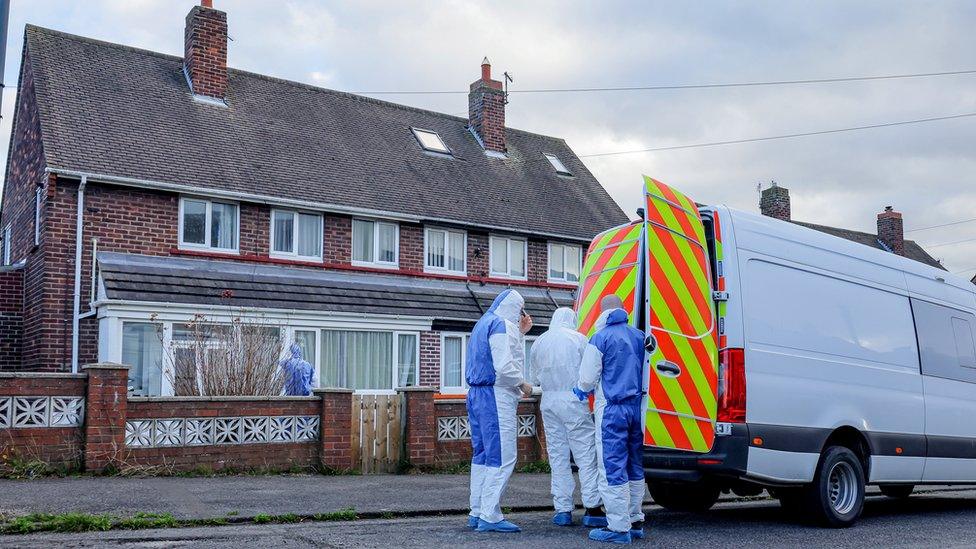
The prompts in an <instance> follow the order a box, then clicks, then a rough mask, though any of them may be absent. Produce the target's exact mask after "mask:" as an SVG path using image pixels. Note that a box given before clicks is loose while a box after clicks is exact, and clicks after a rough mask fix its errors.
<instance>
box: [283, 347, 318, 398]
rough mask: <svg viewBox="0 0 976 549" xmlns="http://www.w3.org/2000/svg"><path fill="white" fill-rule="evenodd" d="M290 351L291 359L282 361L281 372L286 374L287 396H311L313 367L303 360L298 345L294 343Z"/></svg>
mask: <svg viewBox="0 0 976 549" xmlns="http://www.w3.org/2000/svg"><path fill="white" fill-rule="evenodd" d="M289 350H290V351H291V357H289V358H286V359H284V360H282V361H281V370H282V371H283V372H284V373H285V394H286V395H288V396H311V394H312V365H311V364H309V363H308V361H307V360H305V359H304V358H302V348H301V346H300V345H299V344H298V343H292V344H291V347H290V349H289Z"/></svg>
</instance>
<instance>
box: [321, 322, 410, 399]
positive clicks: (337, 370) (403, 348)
mask: <svg viewBox="0 0 976 549" xmlns="http://www.w3.org/2000/svg"><path fill="white" fill-rule="evenodd" d="M320 341H321V351H320V360H319V369H320V374H319V384H320V386H322V387H343V388H346V389H352V390H354V391H361V392H392V391H393V390H395V389H396V388H397V387H409V386H413V385H417V379H418V376H419V372H418V368H419V364H420V334H419V333H417V332H400V331H374V330H334V329H326V330H322V333H321V340H320Z"/></svg>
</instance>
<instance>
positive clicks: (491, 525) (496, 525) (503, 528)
mask: <svg viewBox="0 0 976 549" xmlns="http://www.w3.org/2000/svg"><path fill="white" fill-rule="evenodd" d="M475 530H476V531H478V532H505V533H506V534H507V533H511V532H521V531H522V529H521V528H519V527H518V526H515V525H514V524H512V523H511V522H508V521H507V520H500V521H498V522H488V521H486V520H484V519H478V527H477V528H475Z"/></svg>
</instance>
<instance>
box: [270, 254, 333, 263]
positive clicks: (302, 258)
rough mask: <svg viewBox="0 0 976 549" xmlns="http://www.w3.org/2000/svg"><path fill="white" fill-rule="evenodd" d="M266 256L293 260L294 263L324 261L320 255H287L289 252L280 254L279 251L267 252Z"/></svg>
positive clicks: (280, 259)
mask: <svg viewBox="0 0 976 549" xmlns="http://www.w3.org/2000/svg"><path fill="white" fill-rule="evenodd" d="M268 257H269V258H271V259H276V260H278V261H294V262H295V263H306V264H307V263H318V264H322V263H325V261H324V260H323V259H322V258H321V257H312V256H302V255H289V254H281V253H271V254H268Z"/></svg>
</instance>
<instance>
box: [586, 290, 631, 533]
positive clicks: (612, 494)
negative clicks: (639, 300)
mask: <svg viewBox="0 0 976 549" xmlns="http://www.w3.org/2000/svg"><path fill="white" fill-rule="evenodd" d="M597 326H598V331H597V332H596V333H595V334H593V337H591V338H590V343H589V345H587V347H586V350H585V351H584V352H583V363H582V364H581V365H580V377H579V382H578V384H577V385H578V387H579V389H580V390H581V391H583V392H589V391H594V390H595V395H594V396H595V399H594V410H593V411H594V414H595V416H596V417H595V419H596V427H597V429H596V452H597V468H598V470H599V475H600V476H599V484H600V495H601V496H602V498H603V506H604V508H605V509H606V511H607V523H608V524H607V528H608V529H609V530H613V531H615V532H628V531H630V527H631V524H632V523H634V522H638V521H643V520H644V513H643V512H641V503H642V502H643V499H644V469H643V464H642V460H641V457H642V456H641V453H642V449H643V444H644V433H643V428H642V423H641V413H642V408H643V396H644V390H643V383H642V379H643V375H644V333H643V332H641V331H640V330H638V329H637V328H634V327H633V326H630V325H629V324H628V323H627V312H626V311H624V310H623V309H611V310H609V311H604V312H603V313H602V314H601V315H600V318H599V319H598V320H597Z"/></svg>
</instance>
